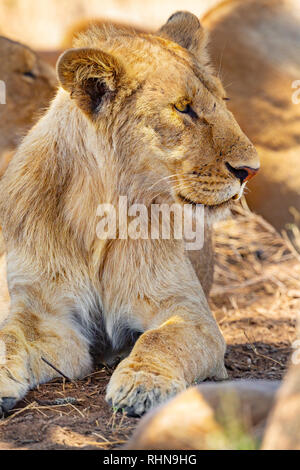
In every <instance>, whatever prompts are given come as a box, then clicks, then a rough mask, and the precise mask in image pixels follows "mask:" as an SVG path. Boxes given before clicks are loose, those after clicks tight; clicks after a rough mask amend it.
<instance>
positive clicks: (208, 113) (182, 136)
mask: <svg viewBox="0 0 300 470" xmlns="http://www.w3.org/2000/svg"><path fill="white" fill-rule="evenodd" d="M74 45H75V48H74V49H70V50H68V51H66V52H65V53H64V54H63V55H62V56H61V57H60V60H59V61H58V65H57V71H58V77H59V80H60V82H61V85H62V87H63V88H64V90H65V91H66V92H67V98H66V97H65V105H68V106H70V102H71V101H72V104H71V107H72V106H73V107H74V106H76V107H77V108H80V110H81V111H82V112H83V113H84V114H85V116H87V117H88V119H89V121H90V122H91V123H92V125H93V126H94V128H95V129H97V132H98V133H99V134H101V135H102V136H106V138H107V144H108V145H110V147H111V149H113V152H114V154H115V155H117V156H118V157H117V158H118V159H119V163H120V164H121V167H122V169H123V170H124V171H126V168H127V167H128V165H129V166H130V167H131V170H133V171H132V172H131V174H140V175H145V174H147V175H148V177H149V181H150V180H151V174H155V178H153V181H155V180H156V181H157V178H158V177H159V178H160V180H159V181H161V183H160V189H161V188H162V187H163V185H164V184H167V182H168V184H170V187H171V191H172V194H173V196H174V198H175V199H176V200H180V201H182V202H192V203H201V204H204V205H206V206H209V207H210V208H211V209H213V208H216V207H220V205H221V206H222V207H223V206H226V205H228V203H230V201H231V200H232V199H238V198H239V196H240V195H241V193H242V190H243V187H244V185H245V182H246V181H247V180H248V179H249V178H250V177H251V176H253V175H254V174H255V172H256V171H257V170H258V167H259V160H258V156H257V153H256V151H255V149H254V147H253V145H252V144H251V143H250V141H249V140H248V138H247V137H246V136H245V135H244V134H243V132H242V131H241V129H240V128H239V126H238V124H237V122H236V121H235V119H234V117H233V115H232V114H231V113H230V112H229V111H228V109H227V108H226V94H225V92H224V89H223V87H222V85H221V82H220V80H219V79H218V78H217V77H216V76H215V75H214V73H213V71H212V69H211V67H210V65H209V64H208V60H207V54H206V49H205V46H206V35H205V32H204V31H203V29H202V27H201V25H200V23H199V21H198V19H197V18H196V17H195V16H194V15H192V14H190V13H186V12H179V13H176V14H175V15H173V16H171V18H170V19H169V20H168V22H167V23H166V24H165V25H164V26H163V27H162V28H161V30H160V31H159V32H158V33H157V35H137V34H134V33H130V32H128V31H120V30H116V29H107V28H102V29H99V28H96V29H91V30H90V31H89V32H88V33H85V34H83V35H80V36H79V37H78V39H77V40H76V41H75V44H74ZM127 184H128V180H127ZM156 189H158V188H157V187H156ZM157 192H159V191H157Z"/></svg>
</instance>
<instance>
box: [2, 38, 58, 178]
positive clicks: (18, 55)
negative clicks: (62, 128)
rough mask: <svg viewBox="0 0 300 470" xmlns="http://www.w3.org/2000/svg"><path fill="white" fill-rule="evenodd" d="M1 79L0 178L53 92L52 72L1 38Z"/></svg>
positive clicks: (22, 48) (29, 53)
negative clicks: (4, 90)
mask: <svg viewBox="0 0 300 470" xmlns="http://www.w3.org/2000/svg"><path fill="white" fill-rule="evenodd" d="M0 55H1V62H0V80H2V81H4V83H5V88H6V104H0V176H1V175H2V174H3V173H4V171H5V169H6V168H7V165H8V163H9V162H10V160H11V158H12V155H13V153H14V151H15V149H16V147H17V146H18V145H19V143H20V141H21V139H22V138H23V137H24V135H25V134H26V132H27V131H28V130H29V129H30V128H31V127H32V125H33V124H34V123H35V122H36V121H37V120H38V118H39V117H40V115H41V113H42V111H43V110H44V109H45V108H46V107H47V106H48V104H49V101H50V99H51V98H52V97H53V96H54V93H55V90H56V85H57V81H56V77H55V72H54V70H53V69H52V68H51V67H50V66H49V65H48V64H46V63H44V62H43V61H41V60H40V59H39V58H38V57H37V55H36V54H35V53H34V52H33V51H32V50H31V49H29V48H28V47H26V46H24V45H22V44H20V43H17V42H15V41H11V40H10V39H7V38H5V37H1V36H0Z"/></svg>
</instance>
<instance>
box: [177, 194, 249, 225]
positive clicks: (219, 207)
mask: <svg viewBox="0 0 300 470" xmlns="http://www.w3.org/2000/svg"><path fill="white" fill-rule="evenodd" d="M177 197H178V199H179V200H180V202H181V203H183V204H192V205H193V206H196V205H197V204H201V205H203V206H204V211H205V221H206V224H207V225H208V226H211V225H213V224H214V223H216V222H219V221H221V220H225V219H227V218H228V217H230V215H231V209H232V208H233V207H234V206H235V204H236V202H237V201H238V200H239V199H240V198H239V197H231V198H230V199H229V200H226V201H223V202H221V203H219V204H215V205H207V204H202V203H200V202H195V201H193V200H191V199H189V198H186V197H184V196H182V195H181V194H178V195H177Z"/></svg>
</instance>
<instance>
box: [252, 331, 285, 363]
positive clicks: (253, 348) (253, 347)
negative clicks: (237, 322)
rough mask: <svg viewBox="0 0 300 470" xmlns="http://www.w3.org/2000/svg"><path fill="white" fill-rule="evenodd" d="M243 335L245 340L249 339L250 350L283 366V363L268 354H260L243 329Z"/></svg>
mask: <svg viewBox="0 0 300 470" xmlns="http://www.w3.org/2000/svg"><path fill="white" fill-rule="evenodd" d="M244 335H245V336H246V339H247V341H249V345H250V347H251V349H252V351H253V352H254V354H256V355H257V356H260V357H263V358H264V359H268V360H269V361H273V362H275V363H276V364H278V365H280V366H281V367H284V364H282V363H281V362H279V361H276V359H273V358H272V357H270V356H265V355H264V354H261V353H260V352H258V351H257V349H256V347H255V346H254V344H253V343H252V342H251V340H250V338H249V336H248V335H247V333H246V331H244Z"/></svg>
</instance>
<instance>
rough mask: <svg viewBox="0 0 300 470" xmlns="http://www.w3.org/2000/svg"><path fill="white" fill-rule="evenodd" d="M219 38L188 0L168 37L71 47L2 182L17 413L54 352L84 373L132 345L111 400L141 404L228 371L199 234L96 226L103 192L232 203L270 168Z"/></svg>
mask: <svg viewBox="0 0 300 470" xmlns="http://www.w3.org/2000/svg"><path fill="white" fill-rule="evenodd" d="M205 45H206V36H205V34H204V31H203V29H202V27H201V25H200V23H199V21H198V19H197V18H196V17H195V16H194V15H192V14H190V13H185V12H179V13H176V14H175V15H173V16H172V17H171V18H170V19H169V21H168V22H167V23H166V24H165V25H164V26H163V27H162V28H161V30H160V31H158V33H157V34H156V35H144V34H141V35H138V34H135V33H131V32H128V31H120V30H118V29H107V28H103V29H101V28H100V29H99V28H98V29H97V28H95V29H92V30H90V31H89V32H87V33H85V34H83V35H81V36H80V37H79V38H78V40H77V41H76V43H75V44H74V49H70V50H68V51H67V52H65V53H64V54H63V55H62V56H61V57H60V59H59V61H58V64H57V73H58V78H59V82H60V89H59V91H58V93H57V96H56V98H55V99H54V101H53V102H52V104H51V106H50V108H49V110H48V112H47V113H46V114H45V115H44V116H43V117H42V118H41V119H40V121H39V122H38V123H37V124H36V125H35V126H34V127H33V129H32V130H31V131H30V132H29V134H28V135H27V136H26V138H25V140H24V141H23V143H22V144H21V146H20V148H19V150H18V152H17V154H16V155H15V157H14V158H13V161H12V163H11V165H10V166H9V168H8V170H7V172H6V173H5V175H4V177H3V179H2V181H1V183H0V186H1V187H0V194H1V201H0V216H1V217H0V218H1V220H0V221H1V224H2V226H3V232H4V237H5V242H6V246H7V278H8V286H9V292H10V297H11V303H10V311H9V314H8V317H7V319H6V321H5V322H4V324H3V326H2V330H1V331H0V340H1V342H2V345H4V346H5V351H6V361H5V363H4V364H3V365H1V366H0V397H1V399H0V406H1V407H2V411H6V410H8V409H9V408H11V407H12V406H14V404H15V403H16V401H17V400H19V399H20V398H22V397H23V396H24V395H25V394H26V392H27V391H28V390H29V389H30V388H31V387H34V386H36V385H37V384H39V383H42V382H45V381H48V380H50V379H52V378H53V377H55V376H56V373H55V371H54V370H53V369H51V368H50V367H49V366H48V365H47V364H45V362H44V361H43V360H42V359H41V358H42V357H44V358H45V359H47V360H48V361H50V362H51V363H52V364H53V365H55V366H56V367H57V368H58V369H60V370H61V371H63V372H64V374H66V375H67V376H69V377H70V378H73V379H74V378H77V377H82V376H84V375H85V374H87V373H88V372H89V371H90V370H91V368H92V367H93V359H94V356H97V357H98V360H101V361H102V362H103V363H112V362H113V361H114V360H115V358H120V357H121V358H122V357H125V356H126V355H127V357H126V358H124V359H123V360H122V361H121V362H120V364H119V365H118V367H117V368H116V370H115V371H114V373H113V375H112V378H111V380H110V383H109V385H108V389H107V396H106V398H107V401H108V402H109V403H111V404H112V405H113V406H114V407H117V408H122V409H125V410H126V411H127V412H128V414H130V415H142V414H143V413H144V412H145V411H147V410H148V409H149V408H151V407H153V406H154V405H156V404H158V403H160V402H162V401H164V400H166V399H167V398H168V397H170V396H172V395H174V394H176V393H177V392H178V391H180V390H183V389H184V388H185V387H186V386H187V385H189V384H191V383H192V382H193V381H194V380H195V379H199V380H204V379H206V378H207V377H214V378H216V379H224V378H226V376H227V375H226V371H225V368H224V352H225V343H224V339H223V337H222V334H221V332H220V330H219V328H218V325H217V323H216V321H215V319H214V317H213V315H212V313H211V312H210V309H209V306H208V304H207V301H206V298H205V295H204V293H203V289H202V287H201V284H200V282H199V279H198V277H197V274H196V272H195V270H194V268H193V265H192V263H191V261H190V258H189V256H188V254H187V252H186V251H185V250H184V243H185V242H184V240H183V239H178V238H176V237H175V236H173V235H172V236H170V237H169V239H168V238H162V237H159V238H158V239H157V238H154V239H153V238H151V237H148V238H147V237H146V238H136V239H135V238H133V237H131V238H130V237H128V238H126V237H121V236H120V233H117V236H116V237H115V238H114V237H108V236H107V237H106V238H105V237H102V238H101V237H99V235H98V234H97V233H98V232H97V226H98V223H99V216H98V214H99V212H98V211H99V206H100V207H103V205H106V206H107V205H109V207H117V206H118V205H119V202H120V198H121V197H122V198H124V197H126V200H127V201H128V205H129V206H131V207H132V205H133V204H138V205H139V207H140V206H142V207H146V209H147V208H150V207H151V206H152V205H153V204H162V203H164V204H165V205H169V204H173V203H174V202H176V203H177V205H180V207H183V206H185V205H187V204H189V205H190V206H191V207H192V208H194V209H195V210H196V209H197V207H199V206H198V205H200V204H201V205H202V206H201V207H203V206H205V213H206V214H207V215H208V216H210V214H215V213H216V214H219V213H223V212H224V210H225V209H226V208H227V207H229V206H230V205H231V204H233V203H234V202H233V201H234V200H235V199H237V198H238V197H240V195H241V194H242V192H243V188H244V186H245V183H246V181H247V180H248V179H249V178H250V177H251V176H253V175H254V174H255V173H256V171H257V170H258V167H259V161H258V157H257V154H256V151H255V149H254V147H253V146H252V144H251V143H250V142H249V140H248V139H247V137H246V136H245V135H244V134H243V132H242V131H241V129H240V128H239V126H238V124H237V123H236V121H235V120H234V118H233V116H232V114H231V113H230V112H229V111H228V110H227V108H226V104H225V101H224V99H225V98H226V95H225V93H224V90H223V88H222V85H221V83H220V81H219V80H218V78H216V77H215V76H214V74H213V71H212V70H211V68H210V66H209V65H208V63H207V54H206V50H205ZM2 195H5V197H2ZM172 220H173V219H172ZM148 224H149V225H150V224H151V220H150V219H149V221H148ZM117 232H118V230H117ZM172 233H173V232H172Z"/></svg>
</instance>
